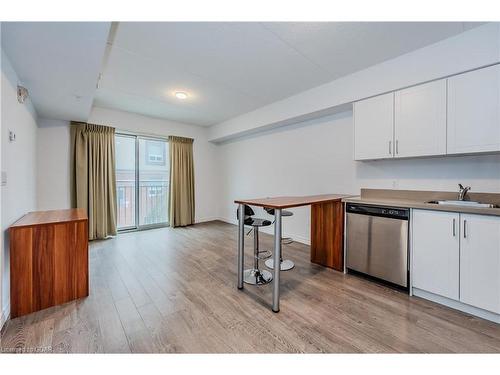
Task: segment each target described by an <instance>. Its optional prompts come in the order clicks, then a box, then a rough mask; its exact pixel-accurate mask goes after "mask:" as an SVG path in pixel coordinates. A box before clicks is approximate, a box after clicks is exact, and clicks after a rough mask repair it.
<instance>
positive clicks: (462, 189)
mask: <svg viewBox="0 0 500 375" xmlns="http://www.w3.org/2000/svg"><path fill="white" fill-rule="evenodd" d="M458 187H459V189H460V190H459V191H458V200H459V201H464V200H465V196H466V195H467V193H468V191H469V190H470V186H467V187H464V186H463V185H462V184H458Z"/></svg>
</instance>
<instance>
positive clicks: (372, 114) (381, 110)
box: [354, 93, 394, 160]
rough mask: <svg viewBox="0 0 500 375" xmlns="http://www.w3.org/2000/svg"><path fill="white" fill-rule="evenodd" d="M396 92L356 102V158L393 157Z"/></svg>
mask: <svg viewBox="0 0 500 375" xmlns="http://www.w3.org/2000/svg"><path fill="white" fill-rule="evenodd" d="M393 132H394V93H389V94H385V95H380V96H376V97H374V98H370V99H365V100H361V101H359V102H356V103H354V159H355V160H370V159H384V158H392V157H393V154H394V143H393V137H394V134H393Z"/></svg>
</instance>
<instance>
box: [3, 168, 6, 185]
mask: <svg viewBox="0 0 500 375" xmlns="http://www.w3.org/2000/svg"><path fill="white" fill-rule="evenodd" d="M5 185H7V172H5V171H2V186H5Z"/></svg>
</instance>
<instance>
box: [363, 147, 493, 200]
mask: <svg viewBox="0 0 500 375" xmlns="http://www.w3.org/2000/svg"><path fill="white" fill-rule="evenodd" d="M356 179H357V180H358V182H359V183H360V188H363V187H368V188H384V189H405V190H438V191H439V190H446V191H455V190H457V184H458V183H460V182H461V183H464V184H467V185H470V186H472V188H473V189H474V191H475V192H490V193H499V192H500V155H475V156H470V155H469V156H440V157H432V158H418V159H398V160H396V159H392V160H378V161H360V162H356Z"/></svg>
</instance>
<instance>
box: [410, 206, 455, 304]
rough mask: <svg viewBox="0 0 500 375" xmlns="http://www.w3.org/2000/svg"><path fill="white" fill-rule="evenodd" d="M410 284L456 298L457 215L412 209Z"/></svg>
mask: <svg viewBox="0 0 500 375" xmlns="http://www.w3.org/2000/svg"><path fill="white" fill-rule="evenodd" d="M412 220H413V286H414V287H416V288H419V289H423V290H426V291H428V292H431V293H434V294H438V295H440V296H443V297H447V298H452V299H455V300H457V299H458V298H459V295H458V293H459V259H460V258H459V257H460V253H459V235H458V223H459V214H457V213H452V212H440V211H425V210H414V211H413V216H412Z"/></svg>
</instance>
